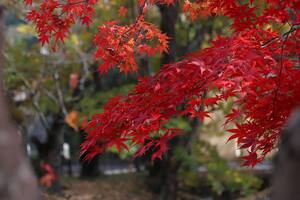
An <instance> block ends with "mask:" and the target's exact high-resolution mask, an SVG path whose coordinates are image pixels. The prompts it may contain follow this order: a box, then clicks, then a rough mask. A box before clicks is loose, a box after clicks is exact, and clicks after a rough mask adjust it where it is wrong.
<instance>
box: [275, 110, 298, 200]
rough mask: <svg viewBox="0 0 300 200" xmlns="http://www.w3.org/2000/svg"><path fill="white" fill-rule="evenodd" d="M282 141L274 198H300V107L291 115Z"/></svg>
mask: <svg viewBox="0 0 300 200" xmlns="http://www.w3.org/2000/svg"><path fill="white" fill-rule="evenodd" d="M281 141H282V142H281V145H280V147H279V152H278V155H277V158H276V160H275V164H276V168H275V172H274V180H273V181H274V182H273V194H272V197H273V198H272V199H273V200H283V199H292V200H293V199H300V192H299V190H300V173H299V169H300V109H298V110H297V111H296V112H295V113H294V114H292V115H291V117H290V120H289V122H288V124H287V126H286V128H285V129H284V131H283V135H282V140H281Z"/></svg>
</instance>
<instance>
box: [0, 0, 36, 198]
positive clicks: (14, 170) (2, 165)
mask: <svg viewBox="0 0 300 200" xmlns="http://www.w3.org/2000/svg"><path fill="white" fill-rule="evenodd" d="M3 43H4V6H1V5H0V80H1V81H0V111H1V113H0V160H1V162H0V199H5V200H20V199H22V200H37V199H39V194H38V187H37V180H36V178H35V177H34V175H33V173H32V170H31V168H30V166H29V162H28V160H27V159H26V157H25V155H24V152H23V150H22V145H21V138H20V136H19V135H18V134H17V131H16V129H15V127H14V126H13V124H12V122H11V119H10V118H9V111H8V109H7V104H6V103H5V96H4V89H3V81H2V80H3V63H4V59H3V46H4V44H3Z"/></svg>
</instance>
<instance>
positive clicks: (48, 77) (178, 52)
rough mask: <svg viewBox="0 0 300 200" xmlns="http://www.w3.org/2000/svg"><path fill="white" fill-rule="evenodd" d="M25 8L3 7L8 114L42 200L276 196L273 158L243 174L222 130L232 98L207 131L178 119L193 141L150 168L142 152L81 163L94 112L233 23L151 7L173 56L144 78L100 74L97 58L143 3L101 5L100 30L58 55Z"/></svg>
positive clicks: (174, 144) (82, 34) (81, 33)
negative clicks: (101, 43)
mask: <svg viewBox="0 0 300 200" xmlns="http://www.w3.org/2000/svg"><path fill="white" fill-rule="evenodd" d="M20 2H21V1H20ZM20 2H18V1H16V2H13V1H7V2H5V0H4V4H5V5H6V11H5V25H6V26H5V30H4V31H5V37H6V38H5V49H4V60H5V62H4V75H3V77H4V83H5V93H6V98H8V100H9V106H8V107H9V111H10V113H11V116H12V118H13V121H14V122H15V126H16V127H17V130H18V133H19V135H21V137H22V141H23V150H24V152H25V153H26V155H27V156H28V158H29V159H30V163H31V165H32V167H33V169H34V172H35V174H36V176H37V178H38V182H39V185H40V187H41V188H42V191H43V199H46V200H55V199H74V200H75V199H78V200H79V199H80V200H92V199H95V200H98V199H99V200H100V199H101V200H102V199H103V200H129V199H130V200H154V199H162V200H174V199H182V200H198V199H206V200H214V199H245V200H246V199H249V200H250V199H257V198H259V197H260V196H266V195H267V194H268V193H269V189H268V188H269V182H270V175H271V173H272V169H273V166H272V162H271V161H270V158H267V159H266V161H264V162H263V163H261V164H259V165H257V166H255V167H254V168H247V167H241V166H240V160H239V157H240V156H242V155H243V153H244V152H243V151H241V150H239V149H238V148H237V144H236V143H235V142H234V141H230V142H227V139H228V137H229V136H230V134H229V133H226V132H224V127H223V123H224V115H225V114H227V113H228V112H229V110H230V108H231V107H232V102H233V100H232V99H229V100H228V101H227V102H223V104H222V106H221V109H218V110H217V109H215V111H214V112H213V115H212V119H209V120H205V121H204V123H200V122H199V121H197V120H193V121H191V120H190V119H187V118H180V117H178V118H173V119H172V120H171V121H170V122H169V126H170V127H176V128H181V129H182V131H183V132H185V133H184V134H182V135H181V136H178V137H176V138H175V139H173V140H172V141H171V142H170V143H169V148H170V150H169V152H168V154H166V155H164V157H163V159H162V160H155V161H154V162H151V159H150V158H151V152H149V153H147V154H145V155H144V156H142V157H139V158H136V159H133V155H134V153H135V150H136V149H134V148H132V149H130V151H129V152H122V153H118V151H117V150H116V149H111V150H110V151H108V152H106V153H105V154H103V155H100V156H96V157H95V158H94V159H93V160H91V161H88V162H83V161H82V160H81V159H80V155H79V150H80V144H81V143H82V141H83V140H84V138H85V133H84V132H83V131H82V129H81V127H82V126H83V125H84V123H86V122H87V121H88V120H89V118H90V117H91V116H92V115H93V114H96V113H101V111H102V107H103V105H104V104H105V103H106V102H107V100H108V99H109V98H111V97H113V96H115V95H119V94H126V93H127V92H128V91H130V89H131V88H132V87H133V86H134V85H135V84H136V83H137V77H138V76H149V75H153V74H155V73H156V72H157V71H158V70H159V68H160V67H162V66H163V64H166V63H170V62H174V61H177V60H180V59H182V57H183V56H185V55H186V54H189V53H191V52H193V51H196V50H198V49H200V48H204V47H208V46H209V44H210V41H211V40H213V39H214V38H215V37H216V36H217V35H223V36H224V35H229V34H230V33H231V32H230V30H229V22H228V21H227V19H225V18H222V17H208V18H204V19H199V20H197V21H195V22H192V21H191V20H190V19H189V18H188V17H187V16H186V15H184V14H182V12H181V10H182V8H181V7H179V6H178V5H174V6H168V7H167V6H156V7H153V8H151V10H150V11H149V12H148V14H147V20H148V21H149V22H152V23H154V24H156V25H157V26H159V27H160V28H161V30H162V31H163V32H164V33H166V34H167V35H168V36H169V37H170V38H171V40H170V47H169V53H168V54H164V55H156V56H154V57H139V58H137V60H138V63H139V66H140V68H139V72H138V73H131V74H128V75H124V74H121V73H119V72H118V70H110V71H109V72H108V73H107V74H103V75H100V74H99V73H98V71H97V67H98V63H96V62H95V61H94V60H93V52H94V50H95V49H94V46H93V42H92V40H93V36H94V34H95V33H96V31H97V25H100V24H102V23H103V22H105V21H111V20H117V21H119V22H121V23H132V22H133V21H134V19H135V17H136V16H137V14H138V9H137V5H136V1H134V0H115V1H105V0H104V1H100V3H98V4H97V7H96V9H97V12H96V16H95V18H94V19H95V23H93V26H92V27H90V28H89V29H87V28H83V27H82V26H81V25H79V24H78V25H77V26H75V27H73V29H72V31H71V33H70V35H69V39H68V40H67V41H66V42H65V45H64V46H63V47H62V48H60V49H59V50H58V51H56V52H52V51H51V50H50V49H49V48H48V47H47V46H44V47H41V45H40V44H39V43H38V41H37V35H36V33H35V30H34V26H33V25H32V24H28V23H27V22H26V21H25V20H24V13H25V12H26V9H25V8H24V7H23V6H22V5H21V3H20ZM122 6H124V7H122ZM212 93H213V92H212ZM208 95H210V94H208ZM226 128H227V129H228V128H230V125H228V126H227V127H226ZM182 141H189V142H187V143H186V142H182Z"/></svg>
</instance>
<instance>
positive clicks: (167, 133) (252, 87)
mask: <svg viewBox="0 0 300 200" xmlns="http://www.w3.org/2000/svg"><path fill="white" fill-rule="evenodd" d="M25 2H26V3H27V4H30V3H31V1H28V0H27V1H25ZM49 2H52V4H51V3H49ZM87 2H89V1H87ZM145 2H146V1H144V0H139V3H140V5H141V8H142V9H141V10H143V11H142V13H141V15H140V16H139V17H138V18H137V19H136V22H135V23H134V24H132V25H127V26H119V25H117V24H116V23H107V24H105V25H103V26H100V27H99V34H97V35H96V37H95V44H96V45H97V48H98V49H97V52H96V54H95V58H96V59H98V58H101V59H102V65H101V66H100V71H106V70H107V69H108V68H110V67H115V66H119V68H120V70H121V71H124V72H126V73H127V72H129V71H135V70H136V69H137V65H136V62H135V55H137V54H142V53H146V54H149V55H152V54H153V53H154V52H156V51H160V52H162V51H165V50H166V49H167V42H166V41H167V38H166V36H165V35H163V34H162V33H160V31H159V30H158V29H157V28H156V27H154V26H153V25H152V24H149V23H147V22H145V21H144V17H143V16H144V14H145V12H146V10H147V9H146V8H147V6H149V5H147V4H146V3H145ZM149 2H150V5H151V4H155V3H162V4H163V3H165V4H172V3H174V2H175V0H152V1H148V3H149ZM93 3H95V2H94V1H93ZM93 3H90V4H91V5H92V4H93ZM43 4H46V5H47V6H49V4H50V5H52V6H54V5H57V4H58V1H54V0H52V1H43V3H42V4H41V10H42V5H43ZM91 5H89V6H91ZM85 6H87V5H86V4H85ZM54 7H55V6H54ZM51 9H52V8H51ZM51 9H50V8H47V9H46V10H47V12H46V11H43V12H45V13H46V14H45V16H46V17H45V16H44V18H47V17H49V15H50V24H55V26H53V27H54V28H53V29H54V30H55V31H56V32H60V31H59V30H61V29H60V28H61V26H60V25H57V23H56V21H55V20H56V18H54V17H53V16H52V17H51V13H52V11H53V10H52V11H49V10H51ZM201 9H206V11H205V12H204V11H201ZM184 11H186V12H188V13H189V15H190V16H191V18H192V19H197V18H198V17H203V16H207V15H224V16H226V17H228V18H229V19H231V20H232V25H231V27H232V30H234V32H233V34H232V35H231V36H230V37H227V38H222V37H219V38H217V39H216V40H215V41H214V42H212V46H211V47H210V48H206V49H203V50H201V51H199V52H197V53H194V54H193V55H191V56H188V57H186V58H185V59H184V60H182V61H180V62H177V63H173V64H169V65H165V66H163V67H162V68H161V70H160V71H159V72H158V73H157V74H156V75H154V76H151V77H145V78H141V79H140V80H139V83H138V85H137V86H136V87H135V88H134V89H133V90H132V91H131V92H130V93H129V94H128V95H127V96H122V97H115V98H112V99H111V100H110V101H109V102H108V103H107V104H106V106H105V110H104V112H103V113H102V114H97V115H95V116H93V117H92V119H91V121H90V122H89V123H88V124H87V126H86V130H87V131H88V132H89V134H88V136H87V138H86V141H85V142H84V144H83V145H82V152H83V153H86V152H87V153H88V154H87V159H90V158H91V157H93V156H95V155H96V154H98V153H102V152H103V151H105V150H106V149H107V148H110V147H112V146H116V147H117V148H118V149H119V150H122V149H127V148H128V147H129V146H128V145H138V146H139V147H140V149H139V150H138V152H137V155H141V154H143V153H144V152H145V151H147V150H148V149H149V148H154V149H156V152H155V153H154V154H153V156H152V159H155V158H157V157H158V158H161V156H162V154H163V153H164V152H165V151H166V150H167V141H168V140H169V139H171V138H173V137H174V136H175V135H177V134H178V133H179V131H178V130H176V129H171V128H167V127H166V126H165V125H166V123H167V122H168V120H169V119H170V118H171V117H173V116H175V115H184V116H186V115H188V116H190V117H192V118H193V117H199V118H200V119H201V120H203V119H204V118H205V117H209V108H210V107H211V105H214V106H216V105H218V104H219V103H220V102H221V101H224V100H227V98H229V97H232V98H233V99H235V102H234V107H233V109H232V112H231V113H230V114H229V115H227V121H226V123H228V122H231V121H233V122H235V123H236V128H235V129H231V130H228V131H229V132H232V133H233V135H232V136H231V137H230V138H229V139H237V142H238V144H239V145H240V148H245V149H247V150H248V152H249V155H247V156H245V157H243V159H244V160H245V162H244V164H245V165H250V166H253V165H255V164H256V163H257V162H260V161H261V160H262V159H263V158H264V157H265V155H266V154H267V153H269V152H270V151H271V150H272V149H273V148H274V147H276V145H277V143H278V141H279V138H280V132H281V129H282V127H283V125H284V123H285V121H286V119H287V118H288V116H289V114H290V113H291V110H292V109H293V108H295V107H296V106H297V105H299V103H300V102H299V101H300V100H299V99H300V87H299V86H300V70H299V64H300V61H299V52H300V31H299V26H300V3H299V0H285V1H283V0H266V2H265V4H263V3H262V2H258V3H257V4H254V1H253V0H250V1H249V2H248V3H243V4H241V3H239V1H236V0H203V1H194V2H193V3H190V2H188V1H186V2H185V6H184ZM36 12H37V11H36V10H33V11H32V12H31V13H29V17H28V19H30V20H32V21H34V22H35V24H36V25H37V27H38V31H39V33H40V36H42V37H40V40H41V42H42V43H45V42H48V41H49V37H47V38H46V39H43V35H44V34H46V35H47V36H50V35H51V34H54V37H57V36H56V35H55V33H56V32H55V31H52V28H47V27H52V25H49V26H48V25H40V23H41V22H40V21H41V19H40V18H41V15H43V13H41V12H37V13H38V15H37V14H35V13H36ZM80 12H82V11H79V12H78V13H80ZM32 13H33V14H32ZM49 13H50V14H49ZM37 16H38V17H37ZM79 16H80V15H79ZM89 16H90V15H89ZM271 23H272V24H278V25H279V26H283V25H285V26H290V29H289V31H287V32H285V33H282V32H281V31H280V30H276V29H271V28H266V27H271V26H270V24H271ZM45 26H46V28H45ZM67 27H68V28H69V27H70V24H68V26H67ZM50 30H51V31H50ZM62 30H64V26H63V28H62ZM49 32H50V33H51V34H50V33H49ZM62 32H64V31H62ZM63 35H64V34H63ZM51 36H52V35H51ZM58 38H60V37H58ZM149 40H156V41H157V43H156V45H154V46H150V45H147V44H146V42H148V41H149ZM210 90H214V91H216V92H215V96H214V97H210V98H205V96H206V95H205V94H206V93H207V91H210ZM126 141H129V142H130V143H125V142H126Z"/></svg>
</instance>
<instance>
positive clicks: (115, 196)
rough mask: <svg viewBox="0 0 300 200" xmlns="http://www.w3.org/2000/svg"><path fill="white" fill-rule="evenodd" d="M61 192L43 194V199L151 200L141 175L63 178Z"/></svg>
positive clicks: (152, 196) (150, 194)
mask: <svg viewBox="0 0 300 200" xmlns="http://www.w3.org/2000/svg"><path fill="white" fill-rule="evenodd" d="M63 188H64V190H63V194H61V195H51V194H48V193H45V194H43V199H44V200H64V199H69V200H153V199H156V198H155V197H154V195H153V194H152V193H151V192H149V191H147V189H146V188H147V187H146V186H145V184H144V182H143V176H141V175H132V174H131V175H114V176H103V177H99V178H97V179H95V180H81V179H76V178H65V179H63Z"/></svg>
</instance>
